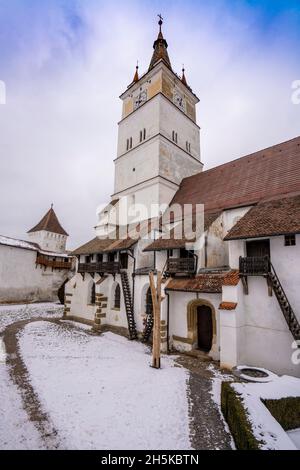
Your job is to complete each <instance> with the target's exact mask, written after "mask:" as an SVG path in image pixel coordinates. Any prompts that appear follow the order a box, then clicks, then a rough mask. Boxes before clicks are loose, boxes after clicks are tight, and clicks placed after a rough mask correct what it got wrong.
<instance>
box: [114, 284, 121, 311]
mask: <svg viewBox="0 0 300 470" xmlns="http://www.w3.org/2000/svg"><path fill="white" fill-rule="evenodd" d="M114 300H115V301H114V308H118V309H120V308H121V288H120V284H117V286H116V290H115V299H114Z"/></svg>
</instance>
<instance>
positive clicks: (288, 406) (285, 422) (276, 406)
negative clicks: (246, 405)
mask: <svg viewBox="0 0 300 470" xmlns="http://www.w3.org/2000/svg"><path fill="white" fill-rule="evenodd" d="M262 402H263V404H264V405H265V406H266V407H267V408H268V410H269V411H270V413H271V415H272V416H273V417H274V418H275V419H276V421H278V423H279V424H280V425H281V426H282V427H283V429H284V430H285V431H289V430H291V429H296V428H300V397H288V398H281V399H280V400H262Z"/></svg>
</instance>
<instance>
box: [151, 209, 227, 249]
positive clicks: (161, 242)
mask: <svg viewBox="0 0 300 470" xmlns="http://www.w3.org/2000/svg"><path fill="white" fill-rule="evenodd" d="M220 215H221V212H214V213H210V214H208V213H206V214H204V231H207V230H208V229H209V227H210V226H211V225H212V223H213V222H215V220H217V218H218V217H219V216H220ZM183 228H184V227H183V224H182V227H180V229H181V232H182V231H183V230H182V229H183ZM177 234H178V232H177V231H176V236H177ZM193 242H195V238H194V239H189V240H188V239H186V238H181V239H178V238H177V237H176V238H175V230H174V229H173V230H171V231H170V232H168V233H166V234H165V235H164V237H163V238H162V237H161V238H159V239H157V240H155V241H154V242H153V243H151V244H150V245H149V246H147V247H146V248H145V249H144V251H162V250H170V249H176V248H177V249H178V248H185V247H186V245H187V243H193Z"/></svg>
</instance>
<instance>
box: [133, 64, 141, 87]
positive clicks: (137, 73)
mask: <svg viewBox="0 0 300 470" xmlns="http://www.w3.org/2000/svg"><path fill="white" fill-rule="evenodd" d="M139 79H140V77H139V61H137V64H136V68H135V75H134V77H133V82H134V83H136V82H138V81H139Z"/></svg>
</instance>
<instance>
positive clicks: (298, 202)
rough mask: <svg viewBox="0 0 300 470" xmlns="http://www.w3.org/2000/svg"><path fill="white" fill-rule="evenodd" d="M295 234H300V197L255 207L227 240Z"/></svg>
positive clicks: (230, 233) (234, 228) (240, 221)
mask: <svg viewBox="0 0 300 470" xmlns="http://www.w3.org/2000/svg"><path fill="white" fill-rule="evenodd" d="M299 166H300V162H299ZM293 233H300V195H299V196H294V197H290V198H284V199H276V200H273V201H268V202H262V203H260V204H258V205H257V206H254V207H253V208H252V209H250V211H249V212H247V213H246V214H245V215H244V217H242V219H240V220H239V221H238V222H237V223H236V225H235V226H234V227H233V228H232V229H231V230H230V232H229V233H228V235H227V236H226V237H225V240H237V239H243V238H257V237H267V236H275V235H287V234H293Z"/></svg>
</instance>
